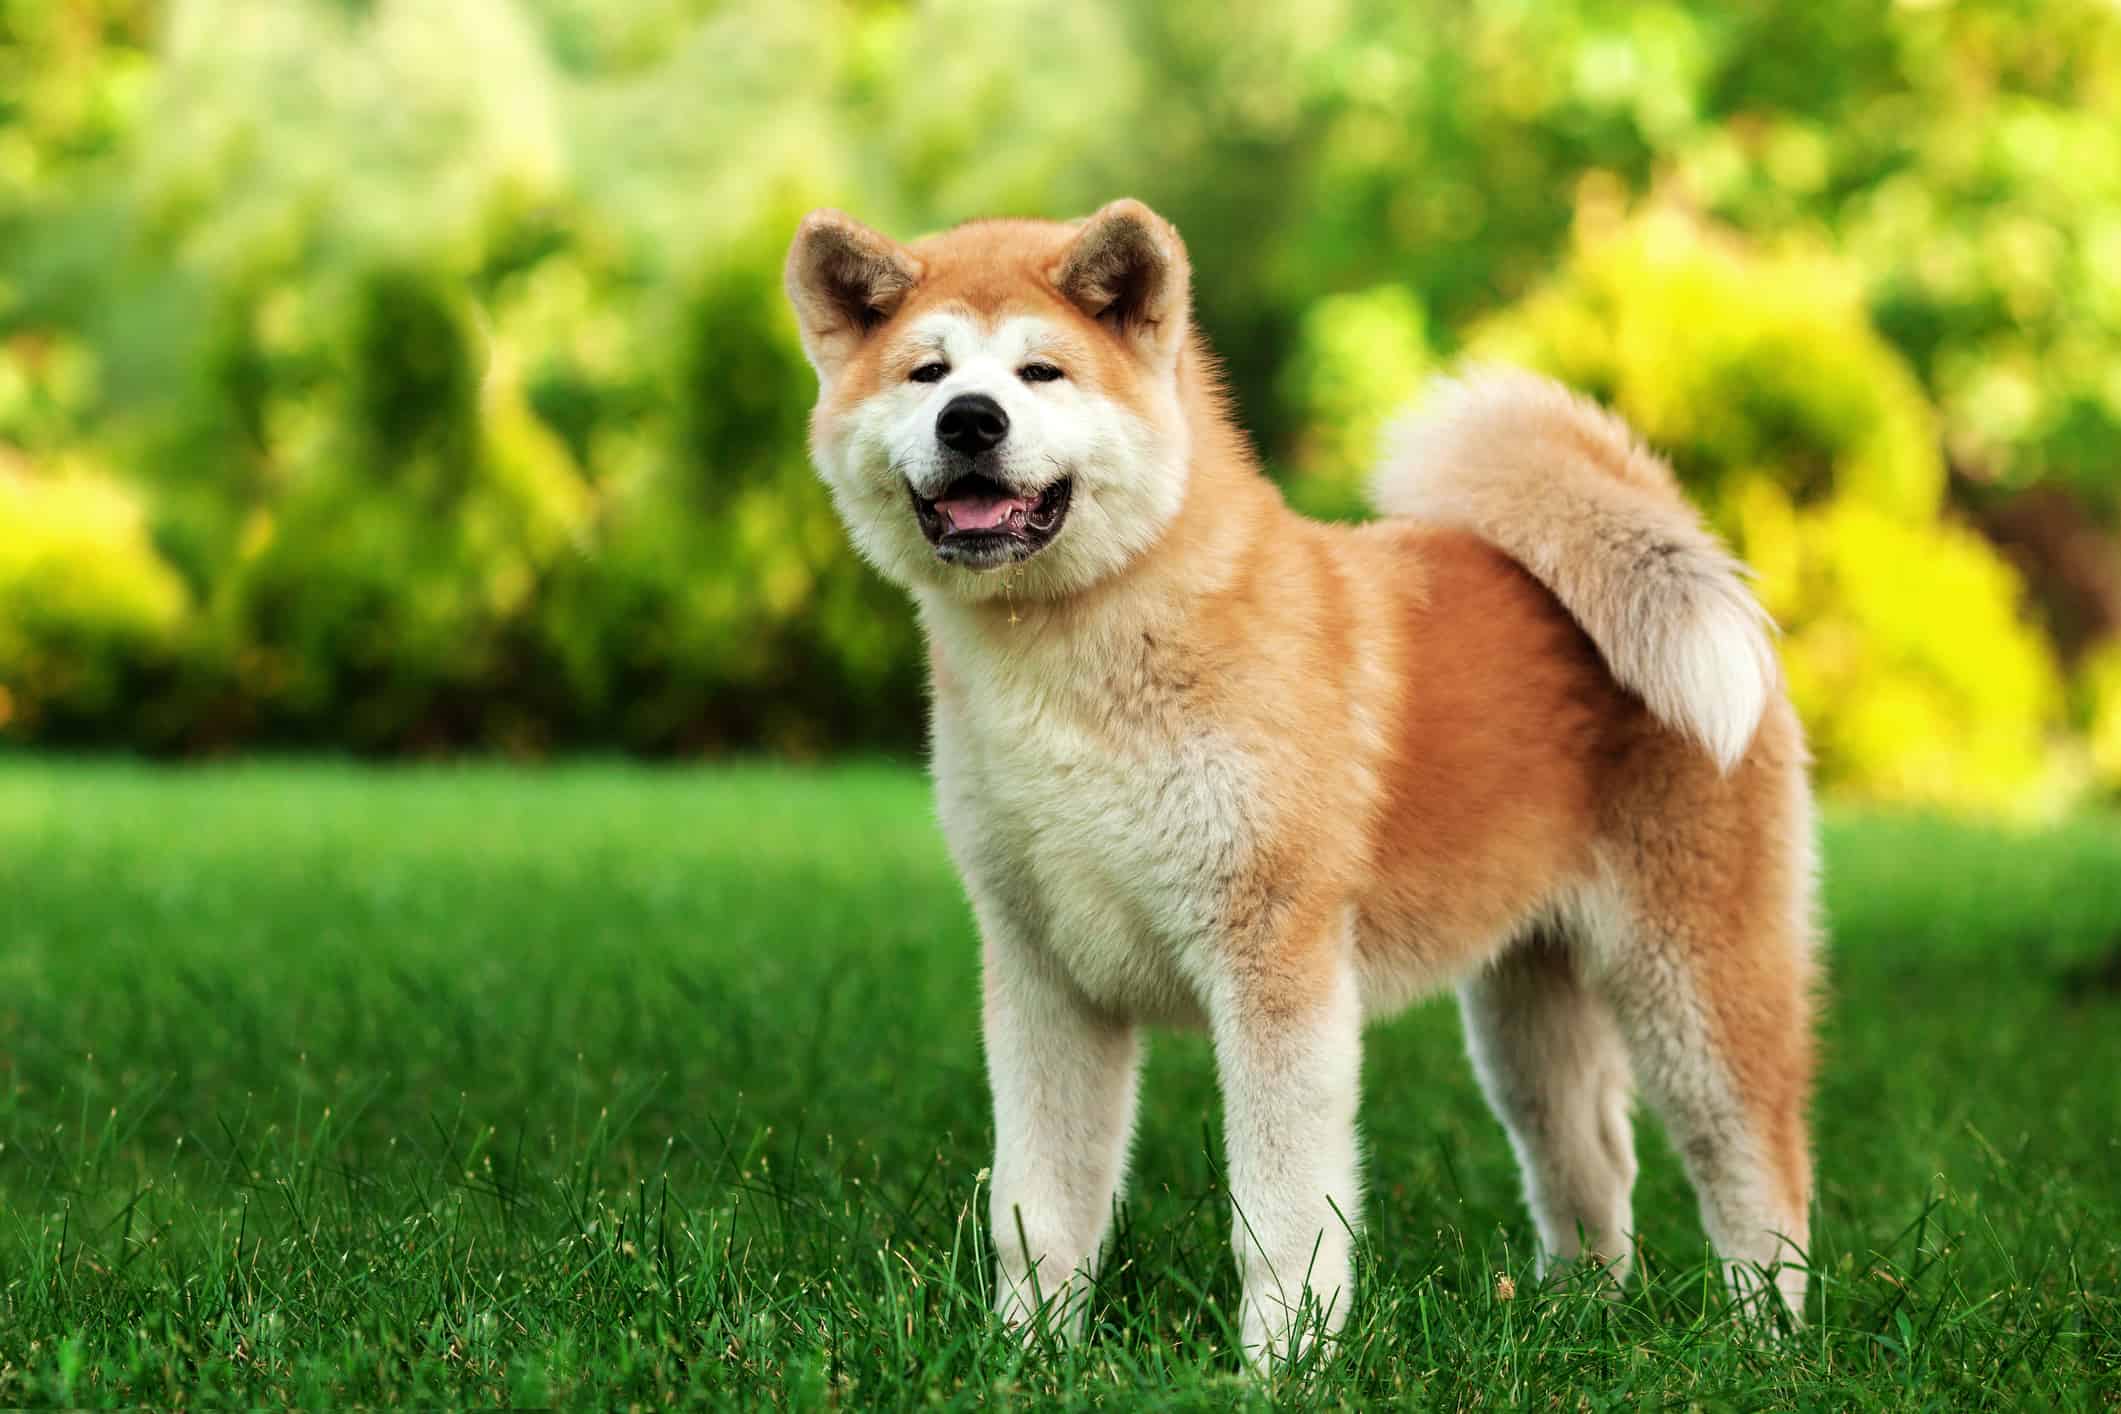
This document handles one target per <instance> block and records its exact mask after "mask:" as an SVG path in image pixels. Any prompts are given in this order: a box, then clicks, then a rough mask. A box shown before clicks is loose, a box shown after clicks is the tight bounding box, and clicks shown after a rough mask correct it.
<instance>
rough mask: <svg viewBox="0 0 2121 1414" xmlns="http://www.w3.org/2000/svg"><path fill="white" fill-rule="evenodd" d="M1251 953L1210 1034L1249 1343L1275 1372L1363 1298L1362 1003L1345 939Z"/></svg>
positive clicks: (1243, 957) (1234, 965) (1221, 982)
mask: <svg viewBox="0 0 2121 1414" xmlns="http://www.w3.org/2000/svg"><path fill="white" fill-rule="evenodd" d="M1237 947H1238V949H1239V950H1238V951H1237V953H1236V954H1235V955H1234V956H1233V957H1232V958H1230V959H1229V960H1228V962H1227V963H1226V965H1225V966H1224V967H1223V968H1222V969H1221V971H1222V974H1223V975H1222V976H1221V977H1220V978H1219V979H1218V985H1217V987H1216V988H1215V996H1214V1001H1213V1004H1212V1006H1211V1015H1210V1021H1211V1024H1212V1026H1213V1030H1214V1037H1215V1060H1216V1066H1217V1068H1218V1070H1219V1071H1220V1074H1221V1080H1222V1092H1223V1114H1224V1118H1223V1124H1224V1129H1225V1131H1226V1133H1225V1141H1226V1144H1227V1147H1228V1151H1229V1160H1228V1163H1229V1176H1230V1198H1231V1203H1232V1206H1233V1208H1234V1209H1235V1211H1234V1214H1233V1219H1232V1221H1233V1225H1234V1230H1233V1233H1232V1240H1233V1244H1234V1246H1235V1247H1236V1249H1237V1270H1238V1277H1239V1280H1240V1282H1241V1284H1242V1287H1243V1310H1242V1316H1241V1322H1240V1330H1241V1337H1242V1339H1243V1342H1244V1347H1245V1358H1246V1360H1247V1361H1249V1362H1250V1363H1251V1364H1253V1365H1254V1366H1255V1367H1257V1368H1261V1369H1264V1368H1266V1367H1267V1366H1268V1364H1269V1362H1270V1361H1273V1360H1288V1359H1293V1358H1294V1357H1295V1356H1296V1355H1298V1354H1300V1353H1301V1352H1302V1351H1303V1350H1304V1348H1306V1347H1307V1346H1308V1345H1309V1344H1310V1342H1311V1340H1312V1339H1313V1336H1314V1334H1315V1332H1316V1331H1317V1330H1318V1329H1320V1328H1321V1327H1322V1328H1323V1330H1324V1331H1325V1333H1326V1334H1328V1335H1330V1334H1332V1333H1334V1332H1337V1331H1338V1330H1339V1329H1340V1325H1341V1322H1342V1321H1343V1320H1344V1319H1346V1316H1347V1312H1348V1307H1349V1304H1350V1302H1351V1300H1352V1298H1353V1296H1354V1287H1353V1282H1352V1272H1351V1270H1350V1251H1351V1248H1352V1245H1353V1244H1352V1238H1351V1232H1350V1229H1351V1227H1352V1226H1353V1224H1354V1223H1355V1222H1356V1221H1357V1219H1358V1213H1359V1204H1360V1196H1361V1195H1360V1192H1359V1187H1360V1183H1361V1175H1360V1172H1359V1166H1358V1160H1357V1156H1356V1149H1355V1101H1356V1091H1357V1089H1358V1086H1359V1084H1360V1081H1361V1070H1362V1004H1361V998H1360V995H1359V993H1358V990H1357V986H1356V979H1355V972H1354V965H1353V962H1354V960H1353V958H1352V957H1351V956H1349V955H1348V950H1347V948H1346V947H1345V946H1344V939H1343V938H1341V937H1340V936H1339V934H1337V933H1335V934H1332V935H1330V936H1326V937H1322V938H1321V939H1320V940H1319V941H1317V942H1310V943H1308V944H1307V945H1300V946H1298V947H1296V948H1294V949H1290V950H1286V951H1284V950H1282V949H1280V948H1276V949H1275V950H1274V951H1272V952H1267V951H1264V950H1262V951H1260V952H1251V951H1248V950H1246V948H1247V942H1246V940H1239V942H1238V944H1237ZM1307 1290H1308V1291H1309V1293H1310V1295H1311V1299H1312V1301H1313V1302H1314V1303H1315V1305H1314V1307H1313V1308H1312V1309H1311V1310H1309V1311H1306V1309H1305V1308H1304V1305H1303V1298H1304V1294H1305V1292H1306V1291H1307Z"/></svg>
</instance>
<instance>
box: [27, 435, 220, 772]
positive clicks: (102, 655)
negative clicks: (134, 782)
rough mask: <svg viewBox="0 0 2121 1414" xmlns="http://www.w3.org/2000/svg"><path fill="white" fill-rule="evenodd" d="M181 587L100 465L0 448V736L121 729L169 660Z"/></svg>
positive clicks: (134, 717) (135, 718)
mask: <svg viewBox="0 0 2121 1414" xmlns="http://www.w3.org/2000/svg"><path fill="white" fill-rule="evenodd" d="M189 607H190V606H189V604H188V603H187V597H186V595H185V592H184V586H183V584H182V583H181V582H180V581H179V580H178V578H177V576H176V574H175V573H174V572H173V571H172V570H170V568H169V567H168V566H167V565H165V564H163V563H162V561H161V560H160V559H159V558H158V557H157V556H156V554H155V552H154V547H153V546H152V545H150V544H149V543H148V537H147V529H146V517H145V514H144V513H143V511H142V509H141V506H140V502H139V498H138V497H137V496H136V495H135V494H134V493H132V492H131V491H129V490H127V489H126V488H125V487H123V486H121V485H119V484H118V483H117V482H115V481H113V480H111V479H110V477H108V476H107V475H104V474H102V473H100V472H97V471H94V470H91V469H87V468H77V467H71V466H65V465H60V466H48V467H31V466H30V465H28V464H27V463H23V462H17V461H14V460H12V459H8V458H5V457H0V733H4V734H5V735H6V736H8V737H10V738H13V739H15V740H21V741H29V740H36V741H51V742H68V741H91V740H109V739H112V738H114V737H116V738H124V737H126V736H129V735H131V734H132V733H134V732H137V731H140V730H142V728H143V726H146V725H148V724H151V723H153V722H154V720H155V715H154V713H153V712H151V711H145V710H143V708H144V707H146V706H147V703H146V702H145V701H144V700H143V699H145V698H146V697H148V696H149V695H150V694H151V692H152V691H154V690H155V689H156V688H158V687H159V686H161V685H162V683H163V682H164V681H165V680H166V677H167V675H168V674H169V673H170V672H171V671H172V669H173V668H174V666H175V664H176V663H177V662H178V661H179V660H180V650H181V647H182V640H183V635H184V632H185V630H186V627H187V624H186V619H187V611H188V609H189Z"/></svg>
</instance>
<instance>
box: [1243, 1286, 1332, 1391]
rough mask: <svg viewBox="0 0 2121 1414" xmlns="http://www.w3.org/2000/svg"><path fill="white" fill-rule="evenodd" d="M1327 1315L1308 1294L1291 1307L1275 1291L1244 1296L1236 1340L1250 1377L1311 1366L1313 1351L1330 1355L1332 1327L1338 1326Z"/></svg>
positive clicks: (1321, 1354)
mask: <svg viewBox="0 0 2121 1414" xmlns="http://www.w3.org/2000/svg"><path fill="white" fill-rule="evenodd" d="M1329 1314H1330V1313H1329V1312H1328V1311H1322V1310H1320V1309H1319V1306H1318V1304H1317V1298H1316V1297H1314V1296H1312V1295H1311V1294H1310V1293H1308V1292H1306V1293H1305V1299H1304V1300H1302V1301H1299V1302H1296V1303H1293V1304H1292V1303H1290V1302H1287V1301H1285V1300H1283V1299H1282V1297H1281V1295H1280V1293H1278V1292H1272V1291H1265V1292H1247V1293H1245V1298H1244V1310H1243V1314H1242V1318H1241V1320H1240V1321H1239V1324H1238V1338H1239V1340H1240V1342H1241V1343H1242V1345H1243V1347H1244V1357H1245V1364H1246V1366H1247V1367H1248V1368H1250V1369H1251V1371H1252V1372H1253V1373H1254V1374H1256V1375H1259V1376H1260V1377H1262V1378H1270V1377H1273V1376H1277V1375H1283V1374H1287V1373H1288V1372H1289V1371H1290V1370H1292V1369H1297V1368H1299V1367H1302V1366H1304V1365H1307V1364H1311V1363H1313V1360H1312V1357H1313V1355H1314V1352H1315V1353H1316V1354H1317V1355H1320V1356H1324V1355H1327V1354H1330V1346H1331V1342H1332V1339H1333V1328H1334V1326H1335V1325H1337V1324H1338V1323H1337V1322H1334V1321H1331V1320H1330V1319H1329Z"/></svg>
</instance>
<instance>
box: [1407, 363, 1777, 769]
mask: <svg viewBox="0 0 2121 1414" xmlns="http://www.w3.org/2000/svg"><path fill="white" fill-rule="evenodd" d="M1371 494H1372V499H1373V500H1374V502H1375V503H1376V506H1377V509H1378V510H1380V511H1382V512H1383V513H1384V514H1386V515H1395V516H1411V517H1414V518H1417V519H1420V520H1423V521H1427V522H1430V523H1432V524H1440V525H1449V526H1456V527H1459V528H1462V529H1465V530H1470V531H1472V532H1473V533H1475V534H1477V535H1479V536H1480V537H1481V538H1483V539H1485V540H1487V541H1489V542H1490V543H1492V544H1493V545H1495V546H1496V547H1497V548H1498V549H1501V550H1502V551H1504V552H1505V553H1507V554H1508V555H1509V556H1510V557H1511V558H1512V559H1514V560H1516V561H1517V562H1518V563H1519V564H1521V565H1523V566H1524V567H1525V568H1526V569H1527V570H1529V571H1531V572H1532V574H1533V576H1534V577H1535V578H1537V579H1538V580H1539V581H1540V582H1541V583H1543V584H1545V585H1546V586H1547V588H1548V589H1550V590H1551V591H1553V593H1554V596H1555V597H1556V598H1557V599H1559V600H1560V601H1561V603H1562V605H1563V607H1565V608H1566V609H1567V610H1568V611H1569V612H1570V613H1571V614H1572V615H1574V616H1575V618H1576V621H1577V623H1579V624H1581V625H1582V626H1583V630H1584V632H1585V633H1587V634H1589V635H1590V638H1591V641H1592V642H1593V643H1594V644H1596V645H1597V646H1598V651H1599V652H1600V653H1601V654H1603V655H1604V656H1605V661H1606V666H1607V667H1608V668H1609V669H1611V671H1612V674H1613V676H1614V678H1616V679H1617V680H1618V681H1619V682H1620V683H1621V685H1622V686H1624V687H1627V688H1629V689H1631V690H1632V691H1634V692H1635V693H1636V694H1637V695H1639V696H1640V697H1641V698H1642V700H1643V702H1644V703H1645V704H1647V705H1648V707H1649V709H1650V711H1651V712H1653V713H1654V714H1656V716H1657V718H1658V719H1659V720H1660V721H1662V722H1664V723H1665V724H1666V725H1667V726H1670V727H1672V728H1673V729H1675V730H1677V731H1680V732H1683V733H1685V734H1686V735H1687V736H1690V737H1692V738H1693V739H1694V740H1695V741H1698V742H1699V743H1700V744H1701V745H1702V746H1703V747H1705V748H1706V749H1707V750H1708V753H1709V754H1710V755H1711V756H1713V757H1715V759H1716V764H1717V765H1718V766H1719V767H1720V768H1722V769H1723V770H1725V771H1728V770H1730V769H1731V767H1733V766H1735V765H1736V764H1737V763H1738V761H1739V760H1740V758H1742V757H1743V756H1744V755H1745V752H1746V747H1747V746H1748V745H1749V744H1750V743H1751V741H1752V739H1753V732H1754V729H1755V728H1757V727H1758V726H1759V724H1760V716H1761V713H1762V712H1764V711H1765V710H1766V709H1767V702H1768V694H1769V693H1770V692H1771V691H1773V690H1774V686H1775V683H1776V681H1777V676H1776V666H1775V657H1774V653H1773V651H1772V650H1771V649H1770V647H1769V644H1768V635H1769V632H1770V630H1771V627H1772V625H1771V624H1770V623H1769V621H1768V617H1767V614H1766V612H1765V611H1764V610H1762V609H1761V607H1760V605H1759V603H1758V602H1757V601H1756V600H1755V599H1754V598H1753V596H1752V594H1751V593H1750V592H1749V591H1748V590H1747V588H1746V585H1745V576H1746V570H1745V568H1744V566H1742V565H1740V564H1739V563H1738V561H1737V560H1735V559H1733V558H1732V557H1731V555H1730V553H1729V552H1728V551H1727V550H1725V549H1724V547H1723V545H1722V544H1721V542H1719V541H1718V540H1717V539H1716V537H1715V536H1714V535H1713V534H1712V533H1711V532H1710V531H1709V530H1708V528H1707V527H1706V526H1704V525H1703V524H1702V522H1701V517H1700V516H1699V515H1698V514H1696V513H1695V511H1694V508H1693V507H1692V506H1691V505H1689V504H1688V502H1687V500H1686V498H1685V496H1684V495H1683V494H1682V493H1681V491H1680V489H1679V485H1678V482H1677V481H1676V480H1675V479H1674V478H1673V476H1672V472H1671V469H1670V468H1669V467H1667V466H1666V465H1665V464H1664V462H1663V460H1662V459H1660V458H1659V457H1658V456H1657V455H1656V454H1655V453H1653V452H1651V451H1649V450H1648V449H1647V448H1645V447H1644V446H1643V445H1642V444H1641V443H1640V442H1639V441H1637V440H1636V438H1635V436H1634V434H1633V433H1632V432H1631V431H1629V429H1628V427H1627V425H1626V424H1625V423H1623V422H1622V421H1621V420H1620V419H1619V418H1617V417H1615V416H1613V415H1612V414H1611V413H1609V412H1606V411H1605V410H1603V409H1602V408H1599V407H1598V406H1597V405H1595V404H1593V403H1591V402H1589V401H1587V400H1586V399H1583V398H1580V397H1577V396H1576V395H1575V394H1573V393H1571V392H1569V391H1568V390H1567V389H1566V388H1563V387H1562V386H1561V385H1560V384H1558V383H1553V382H1550V381H1548V380H1547V379H1544V378H1536V377H1533V376H1532V375H1530V374H1525V373H1500V372H1498V373H1482V374H1479V375H1476V376H1474V377H1470V378H1467V379H1464V380H1447V381H1443V382H1440V383H1439V384H1438V385H1436V386H1435V387H1433V388H1432V389H1431V390H1430V395H1429V397H1428V398H1427V400H1426V401H1425V402H1424V403H1423V405H1422V406H1421V408H1420V409H1419V410H1418V411H1417V412H1416V413H1414V414H1413V415H1412V416H1410V417H1409V418H1408V419H1407V420H1405V421H1404V422H1402V423H1401V424H1399V426H1398V427H1397V428H1396V429H1395V430H1394V433H1393V436H1392V438H1391V442H1390V450H1389V452H1388V454H1387V456H1386V459H1385V465H1384V467H1383V468H1382V469H1381V470H1380V471H1379V472H1378V474H1377V478H1376V480H1375V482H1374V483H1373V485H1372V492H1371Z"/></svg>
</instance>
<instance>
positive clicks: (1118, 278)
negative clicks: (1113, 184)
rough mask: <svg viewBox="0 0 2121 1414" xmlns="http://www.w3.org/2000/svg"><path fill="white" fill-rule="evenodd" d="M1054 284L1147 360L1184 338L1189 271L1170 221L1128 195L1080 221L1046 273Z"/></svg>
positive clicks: (1166, 355) (1167, 353)
mask: <svg viewBox="0 0 2121 1414" xmlns="http://www.w3.org/2000/svg"><path fill="white" fill-rule="evenodd" d="M1049 278H1051V279H1052V281H1053V286H1054V288H1055V289H1057V290H1059V291H1060V292H1061V294H1063V295H1064V296H1066V297H1067V298H1068V300H1069V301H1070V302H1071V303H1073V304H1074V305H1075V306H1076V307H1077V308H1078V309H1080V310H1082V311H1083V313H1085V314H1087V315H1089V316H1090V317H1091V318H1092V319H1095V320H1097V321H1098V322H1099V323H1100V324H1103V325H1105V326H1106V327H1107V328H1109V329H1111V330H1112V331H1113V332H1114V333H1116V334H1118V335H1119V336H1120V337H1121V338H1123V339H1126V340H1127V341H1128V342H1129V343H1131V344H1133V345H1134V346H1135V347H1137V348H1138V349H1140V350H1141V351H1142V353H1143V354H1144V355H1145V356H1147V357H1149V358H1151V359H1152V360H1155V361H1159V362H1161V361H1165V360H1168V359H1171V358H1173V357H1175V356H1176V355H1177V353H1178V349H1179V347H1180V345H1181V344H1182V343H1183V342H1184V340H1185V335H1186V324H1187V316H1188V312H1189V302H1190V299H1191V290H1192V270H1191V267H1190V266H1188V265H1187V263H1186V247H1185V243H1184V242H1182V241H1180V240H1179V238H1178V232H1177V231H1175V230H1173V229H1172V227H1171V223H1170V222H1168V221H1166V220H1164V218H1163V217H1161V216H1159V215H1157V214H1156V213H1155V212H1154V211H1151V210H1150V209H1149V208H1148V207H1146V206H1144V205H1142V204H1141V203H1140V202H1138V201H1134V200H1131V199H1129V200H1122V201H1115V202H1113V203H1111V204H1110V205H1108V206H1105V207H1102V208H1100V209H1099V210H1098V212H1097V213H1096V214H1095V215H1093V216H1091V217H1089V218H1088V219H1086V220H1085V221H1084V222H1083V223H1082V226H1081V228H1080V229H1079V230H1078V231H1077V232H1076V235H1075V239H1074V241H1073V242H1071V243H1070V244H1069V246H1068V249H1067V251H1066V253H1065V254H1063V255H1062V256H1061V258H1060V260H1059V262H1058V263H1057V264H1056V265H1055V266H1054V267H1053V269H1052V270H1051V271H1050V272H1049Z"/></svg>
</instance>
